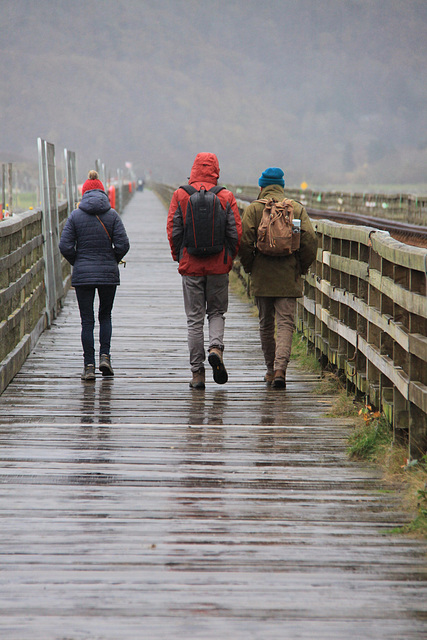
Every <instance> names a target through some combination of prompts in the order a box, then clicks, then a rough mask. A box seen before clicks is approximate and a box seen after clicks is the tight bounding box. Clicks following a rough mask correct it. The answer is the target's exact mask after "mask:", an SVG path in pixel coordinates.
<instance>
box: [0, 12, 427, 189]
mask: <svg viewBox="0 0 427 640" xmlns="http://www.w3.org/2000/svg"><path fill="white" fill-rule="evenodd" d="M0 23H1V25H2V37H1V39H0V53H1V60H2V73H1V77H0V109H1V119H2V127H1V132H0V157H1V160H2V161H8V160H10V159H13V158H12V157H9V156H12V154H13V155H14V154H17V156H20V157H24V158H28V159H30V160H36V157H37V156H36V149H37V144H36V141H37V137H39V136H40V137H42V138H44V139H47V140H48V141H49V142H52V143H54V144H55V146H56V149H57V157H58V156H60V157H61V158H62V154H63V148H64V147H67V148H68V149H71V150H73V151H76V154H77V160H78V169H79V173H80V175H81V176H84V175H85V174H86V173H87V170H88V169H89V168H91V167H92V166H93V164H94V159H95V158H98V157H99V158H101V159H102V161H103V162H105V164H106V165H107V167H109V168H110V169H111V170H112V171H114V170H115V169H116V168H118V167H123V166H124V164H125V162H129V161H130V162H132V163H133V166H134V169H135V172H136V174H137V175H142V174H144V173H150V174H151V175H152V177H153V178H155V179H158V180H165V181H168V182H173V183H176V182H182V181H183V180H185V179H186V177H187V176H188V175H189V170H190V168H191V164H192V161H193V159H194V156H195V154H196V153H198V152H199V151H212V152H214V153H216V154H217V155H218V158H219V161H220V166H221V180H222V181H223V182H229V183H233V182H234V183H237V182H243V183H249V184H250V183H254V182H255V181H256V180H257V178H258V176H259V175H260V173H261V171H262V170H263V169H264V168H265V167H267V166H281V167H282V168H283V169H284V171H285V177H286V181H287V184H288V185H289V186H295V185H298V184H300V182H301V181H303V180H306V181H307V182H308V183H309V186H313V187H323V186H324V187H326V186H327V185H329V184H339V183H343V184H366V185H367V186H368V185H369V184H374V183H379V184H383V183H393V184H405V183H420V182H424V183H427V178H426V169H427V129H426V122H427V117H426V116H427V100H426V98H427V83H426V71H425V69H426V68H427V46H426V42H427V29H426V25H427V3H426V2H425V1H424V0H387V1H385V0H265V1H263V2H259V0H228V1H226V0H127V1H126V2H125V1H122V0H103V1H102V0H86V1H84V2H83V1H81V0H66V1H63V0H36V1H34V2H28V1H27V0H0ZM14 157H15V155H14Z"/></svg>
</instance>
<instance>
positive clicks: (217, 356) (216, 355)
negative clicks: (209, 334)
mask: <svg viewBox="0 0 427 640" xmlns="http://www.w3.org/2000/svg"><path fill="white" fill-rule="evenodd" d="M208 361H209V364H210V365H211V367H212V373H213V379H214V380H215V382H216V383H217V384H225V383H226V382H227V380H228V373H227V370H226V368H225V367H224V362H223V360H222V351H221V349H218V348H217V347H211V348H210V349H209V356H208Z"/></svg>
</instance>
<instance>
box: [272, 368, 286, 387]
mask: <svg viewBox="0 0 427 640" xmlns="http://www.w3.org/2000/svg"><path fill="white" fill-rule="evenodd" d="M271 386H272V387H273V388H274V389H286V373H285V371H283V370H282V369H276V371H275V372H274V377H273V382H272V383H271Z"/></svg>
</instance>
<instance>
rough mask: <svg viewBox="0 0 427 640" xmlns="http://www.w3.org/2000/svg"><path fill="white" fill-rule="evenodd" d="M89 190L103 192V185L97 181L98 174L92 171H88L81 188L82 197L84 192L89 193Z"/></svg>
mask: <svg viewBox="0 0 427 640" xmlns="http://www.w3.org/2000/svg"><path fill="white" fill-rule="evenodd" d="M91 189H102V191H105V189H104V185H103V184H102V182H101V180H100V179H99V175H98V172H97V171H94V170H93V169H92V171H89V174H88V179H87V180H86V182H85V183H84V184H83V186H82V195H83V194H84V192H85V191H91Z"/></svg>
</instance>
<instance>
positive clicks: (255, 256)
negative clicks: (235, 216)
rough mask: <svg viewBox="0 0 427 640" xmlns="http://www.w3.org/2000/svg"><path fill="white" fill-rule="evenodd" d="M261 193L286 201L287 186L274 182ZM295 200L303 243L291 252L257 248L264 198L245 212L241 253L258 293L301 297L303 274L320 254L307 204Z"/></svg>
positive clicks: (283, 296) (260, 295)
mask: <svg viewBox="0 0 427 640" xmlns="http://www.w3.org/2000/svg"><path fill="white" fill-rule="evenodd" d="M258 197H259V198H273V199H274V200H276V201H282V200H283V199H284V198H285V197H286V196H285V191H284V189H283V187H281V186H280V185H278V184H272V185H268V186H266V187H264V188H263V189H261V192H260V194H259V196H258ZM292 202H293V205H294V218H297V219H298V218H299V219H300V220H301V246H300V249H299V250H298V251H296V252H295V253H292V254H291V255H288V256H279V257H276V256H274V257H272V256H266V255H264V254H262V253H260V252H259V251H257V250H256V237H257V230H258V226H259V223H260V222H261V217H262V212H263V209H264V205H263V204H262V203H261V202H252V203H251V204H250V205H249V206H248V207H247V208H246V209H245V211H244V213H243V218H242V226H243V232H242V239H241V242H240V249H239V256H240V262H241V264H242V266H243V268H244V270H245V271H246V273H250V275H251V291H252V293H253V295H255V296H259V297H264V296H268V297H273V298H299V297H300V296H302V295H303V282H302V279H301V275H303V274H305V273H307V271H308V268H309V267H310V265H311V264H312V262H313V261H314V260H315V258H316V252H317V238H316V234H315V231H314V229H313V226H312V224H311V222H310V218H309V217H308V215H307V212H306V210H305V208H304V207H303V206H302V204H300V203H299V202H296V201H295V200H293V201H292Z"/></svg>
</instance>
